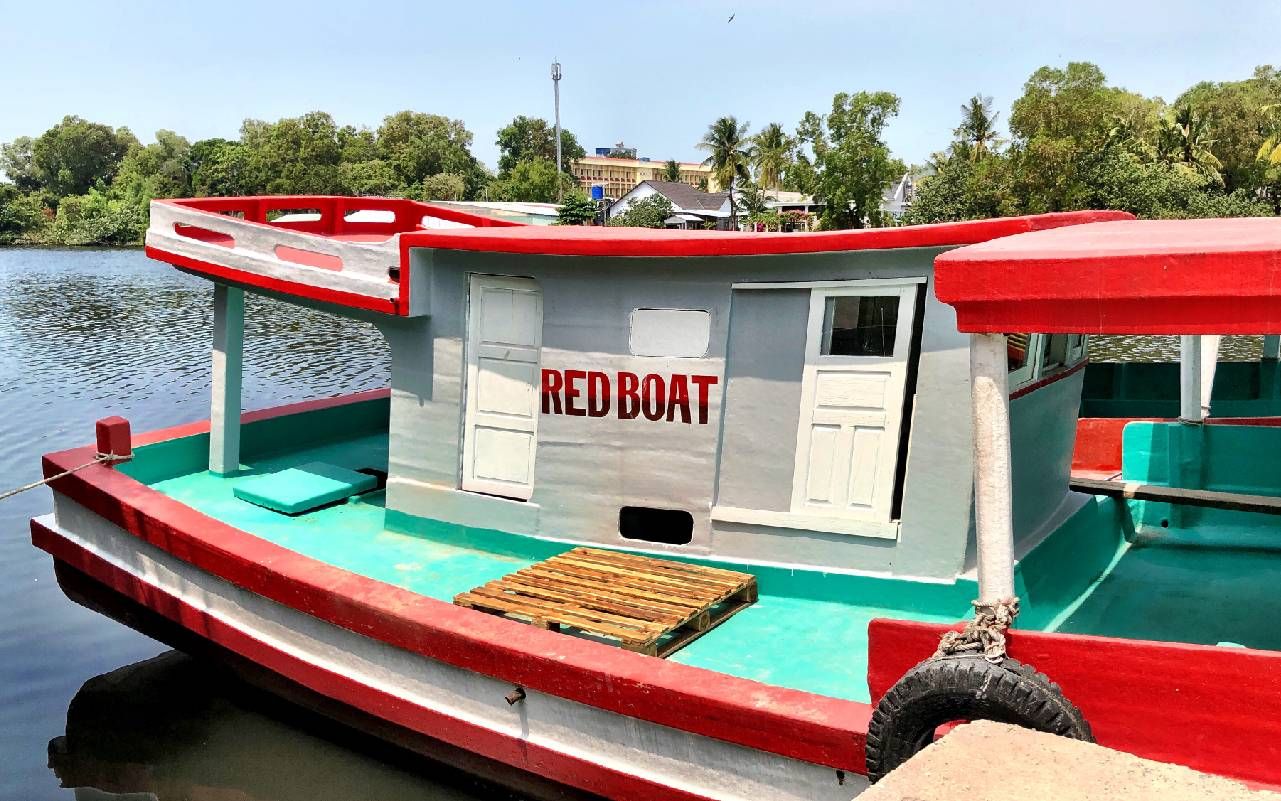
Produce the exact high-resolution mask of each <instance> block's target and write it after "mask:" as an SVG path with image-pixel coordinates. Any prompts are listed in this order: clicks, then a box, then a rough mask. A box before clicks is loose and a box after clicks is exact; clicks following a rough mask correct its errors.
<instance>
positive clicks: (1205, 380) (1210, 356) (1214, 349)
mask: <svg viewBox="0 0 1281 801" xmlns="http://www.w3.org/2000/svg"><path fill="white" fill-rule="evenodd" d="M1222 340H1223V337H1221V336H1219V335H1217V334H1214V335H1207V336H1202V337H1201V419H1202V420H1204V419H1205V418H1207V417H1209V416H1210V396H1211V395H1212V394H1213V393H1214V371H1215V370H1216V369H1218V366H1219V344H1220V342H1222Z"/></svg>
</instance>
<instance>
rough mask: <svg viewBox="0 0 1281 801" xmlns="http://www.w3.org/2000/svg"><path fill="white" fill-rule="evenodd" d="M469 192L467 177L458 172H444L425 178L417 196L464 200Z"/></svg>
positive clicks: (421, 198) (424, 198)
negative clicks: (464, 196)
mask: <svg viewBox="0 0 1281 801" xmlns="http://www.w3.org/2000/svg"><path fill="white" fill-rule="evenodd" d="M466 192H467V177H466V176H465V175H460V174H459V173H456V172H442V173H437V174H436V175H428V176H427V177H426V178H424V179H423V183H422V186H421V187H420V188H419V191H418V194H417V195H416V197H417V198H418V199H419V200H462V199H463V195H465V194H466Z"/></svg>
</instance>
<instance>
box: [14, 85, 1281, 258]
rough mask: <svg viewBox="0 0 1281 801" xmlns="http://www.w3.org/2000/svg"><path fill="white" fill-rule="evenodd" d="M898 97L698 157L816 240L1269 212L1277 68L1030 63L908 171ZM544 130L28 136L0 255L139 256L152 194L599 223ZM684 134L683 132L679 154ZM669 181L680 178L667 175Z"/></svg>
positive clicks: (434, 124)
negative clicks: (800, 221)
mask: <svg viewBox="0 0 1281 801" xmlns="http://www.w3.org/2000/svg"><path fill="white" fill-rule="evenodd" d="M900 102H901V101H900V99H899V98H898V97H897V96H896V95H894V94H892V93H889V92H854V93H844V92H842V93H839V94H837V95H836V96H835V97H833V98H832V101H831V105H830V108H829V109H828V110H825V111H822V112H814V111H810V112H806V113H805V114H804V115H803V116H802V117H801V119H800V121H799V122H798V124H797V125H796V127H795V129H794V130H793V131H791V132H789V130H788V129H787V128H785V127H784V125H783V124H781V123H769V124H766V125H764V126H763V127H761V128H760V130H759V131H758V132H757V133H755V134H753V133H751V128H750V126H749V124H748V123H746V122H741V123H740V122H739V121H738V120H737V119H736V118H735V117H733V116H724V117H721V118H719V119H717V120H715V121H714V122H712V123H711V125H709V126H708V129H707V131H706V133H705V134H704V136H703V138H702V140H701V141H700V142H698V143H697V145H696V146H697V147H698V148H700V149H701V150H703V151H705V152H706V154H707V158H706V161H705V162H704V163H705V164H707V165H708V166H710V167H711V168H712V171H713V174H714V175H715V177H716V179H717V183H718V184H719V185H720V186H726V187H730V191H731V192H732V195H733V199H734V207H735V211H736V213H737V214H738V215H739V217H740V219H742V220H746V221H748V222H749V223H752V224H754V226H755V227H757V228H763V229H766V230H768V229H770V228H771V227H774V226H776V225H777V224H778V223H780V220H778V219H776V217H777V215H776V213H774V212H772V211H771V210H770V209H769V208H768V206H767V205H766V202H765V201H766V199H767V198H766V194H765V193H766V191H767V190H786V191H794V192H801V193H803V194H806V195H813V196H814V197H815V198H816V199H817V200H819V201H820V202H821V203H823V208H824V211H823V212H822V213H821V214H820V216H819V218H818V220H817V221H816V222H817V227H819V228H824V229H833V228H858V227H863V226H868V225H893V224H914V223H929V222H944V221H951V220H965V219H980V218H984V217H997V216H1008V215H1017V214H1035V213H1041V212H1050V211H1069V210H1076V209H1104V208H1106V209H1118V210H1123V211H1129V212H1132V213H1134V214H1136V215H1138V216H1139V217H1145V218H1177V217H1229V216H1265V215H1278V214H1281V70H1278V69H1276V68H1274V67H1272V66H1270V65H1265V66H1260V67H1257V68H1256V69H1255V70H1254V72H1253V74H1252V75H1251V76H1250V77H1248V78H1245V79H1243V80H1237V81H1226V82H1211V81H1203V82H1201V83H1197V84H1195V85H1194V86H1192V87H1190V88H1188V89H1187V90H1186V91H1185V92H1183V93H1182V94H1181V95H1179V96H1178V97H1177V98H1176V99H1175V100H1174V101H1173V102H1172V103H1167V102H1166V101H1164V100H1162V99H1161V98H1158V97H1145V96H1143V95H1141V94H1138V93H1135V92H1131V91H1128V90H1126V89H1124V88H1121V87H1118V86H1113V85H1110V84H1108V82H1107V79H1106V76H1105V75H1104V73H1103V72H1102V70H1100V69H1099V68H1098V67H1097V66H1095V65H1093V64H1089V63H1085V62H1072V63H1069V64H1067V65H1066V66H1064V67H1061V68H1060V67H1048V66H1047V67H1042V68H1040V69H1038V70H1037V71H1036V72H1034V73H1033V74H1032V75H1031V76H1030V77H1029V78H1028V80H1027V82H1026V83H1025V84H1024V87H1023V94H1022V95H1021V96H1020V97H1018V98H1017V99H1016V100H1014V102H1013V103H1012V104H1011V107H1010V109H1009V111H1008V116H1007V118H1006V119H1007V122H1008V129H1009V132H1010V136H1009V138H1008V139H1007V138H1004V137H1003V136H1002V133H1001V131H1000V129H999V128H998V123H999V121H1000V117H1001V113H1002V112H1000V111H997V110H996V109H995V108H994V105H993V102H992V99H991V98H990V97H985V96H983V95H981V94H980V95H975V96H973V97H971V98H970V99H969V100H968V101H967V102H965V103H964V105H962V106H961V115H960V116H961V120H960V124H959V125H958V126H957V128H956V129H955V130H954V132H953V139H952V141H951V142H948V143H940V144H941V145H943V149H941V150H940V151H938V152H936V153H934V154H933V155H932V156H931V157H930V158H929V159H928V160H927V162H926V163H925V164H921V165H913V166H911V167H908V166H907V165H905V164H904V163H903V162H902V161H901V160H899V159H897V158H895V157H894V156H893V154H892V153H891V151H890V148H889V146H888V145H887V144H886V143H885V141H884V130H885V127H886V125H887V124H889V123H890V121H891V120H893V118H894V117H896V116H897V115H898V113H899V108H900ZM553 130H554V129H553V128H552V126H551V125H550V124H549V123H548V122H547V121H546V120H543V119H538V118H531V117H525V116H518V117H516V118H514V119H513V120H512V121H511V123H510V124H508V125H507V126H506V127H504V128H502V129H501V130H500V131H499V132H498V137H497V142H496V143H497V145H498V148H499V154H500V157H499V162H498V169H497V171H496V172H493V171H490V170H489V169H488V168H487V167H486V166H485V165H483V164H482V163H481V162H480V161H479V160H478V159H476V157H475V156H474V155H473V154H472V152H471V146H472V142H473V135H472V133H471V131H469V130H468V129H467V128H466V125H465V124H464V122H463V121H462V120H457V119H449V118H447V117H443V116H440V115H436V114H425V113H421V112H416V111H400V112H397V113H395V114H392V115H390V116H388V117H386V118H385V119H384V120H383V121H382V123H381V124H380V125H379V126H378V127H377V128H376V129H371V128H358V127H354V126H351V125H341V126H340V125H339V124H338V123H337V122H336V121H335V120H334V119H333V117H331V116H330V115H329V114H327V113H325V112H322V111H314V112H310V113H307V114H303V115H302V116H299V117H288V118H283V119H280V120H277V121H275V122H265V121H262V120H252V119H251V120H245V121H244V123H243V124H242V125H241V128H240V136H239V138H238V139H221V138H214V139H203V140H199V141H196V142H190V141H189V140H187V139H186V138H184V137H183V136H181V135H179V134H178V133H175V132H174V131H169V130H161V131H157V132H156V135H155V141H154V142H152V143H150V144H146V145H144V144H142V143H141V142H140V141H139V140H138V138H137V137H136V136H135V135H134V134H133V133H132V132H131V131H130V130H129V129H128V128H114V129H113V128H111V127H109V126H107V125H103V124H100V123H95V122H91V121H88V120H85V119H82V118H80V117H76V116H67V117H65V118H64V119H63V120H62V121H61V122H59V123H58V124H56V125H54V126H53V127H52V128H50V129H49V130H47V131H45V132H44V133H42V134H40V135H39V136H36V137H31V136H23V137H18V138H17V139H14V140H13V141H11V142H8V143H5V144H3V145H0V171H3V177H0V245H16V246H25V247H103V246H116V247H136V246H138V245H140V244H141V242H142V237H143V234H144V233H145V231H146V227H147V209H148V203H149V202H150V201H151V200H152V199H153V198H166V197H190V196H234V195H254V194H283V195H294V194H297V195H302V194H321V195H325V194H336V195H385V196H393V197H408V198H413V199H417V200H519V201H535V202H551V201H554V200H556V198H557V197H558V196H561V195H563V196H564V198H565V203H564V206H563V208H562V211H561V222H562V223H565V224H581V223H584V222H588V221H590V220H591V219H593V218H594V217H595V213H596V210H595V206H594V204H592V203H591V202H590V201H588V200H587V198H586V197H585V196H584V195H583V192H582V189H581V187H579V185H578V182H577V181H576V180H575V179H574V178H573V176H572V175H571V174H570V172H569V165H571V164H572V163H573V162H574V161H575V160H576V159H579V158H582V157H583V156H584V155H585V151H584V149H583V147H582V146H581V145H580V144H579V142H578V140H577V139H576V138H575V136H574V135H573V134H572V133H571V132H569V131H562V136H561V145H562V150H563V153H564V159H563V164H564V165H565V166H564V169H563V170H561V171H558V170H557V169H556V166H555V152H556V147H555V144H556V143H555V134H554V132H553ZM693 138H694V137H693V136H691V139H693ZM667 168H668V170H669V171H670V172H672V173H673V174H677V173H678V166H677V165H676V163H675V162H674V161H673V162H668V164H667ZM904 173H908V174H910V175H911V176H912V179H913V184H914V193H913V197H912V201H911V205H910V207H909V208H908V210H907V211H906V213H905V214H904V215H903V216H902V218H901V219H893V218H890V217H889V216H888V215H886V214H885V213H884V212H883V211H882V210H881V208H880V200H881V197H882V194H883V193H884V192H885V190H886V189H887V188H888V187H890V186H891V185H892V184H893V183H895V182H897V181H898V180H900V179H901V177H902V176H903V175H904ZM665 211H668V210H666V209H662V208H655V209H649V208H642V209H637V210H636V213H635V214H628V215H625V216H623V217H622V219H621V220H619V221H618V222H619V223H621V224H631V225H646V226H653V227H661V226H662V224H663V220H665V219H666V217H667V216H668V214H665V213H664V212H665Z"/></svg>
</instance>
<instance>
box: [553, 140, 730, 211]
mask: <svg viewBox="0 0 1281 801" xmlns="http://www.w3.org/2000/svg"><path fill="white" fill-rule="evenodd" d="M679 163H680V183H683V184H688V185H689V186H692V187H694V188H699V187H700V186H703V184H704V183H705V184H706V186H705V187H704V188H706V189H707V190H709V191H715V190H716V189H718V188H719V187H717V186H716V179H714V178H713V177H712V168H711V167H704V166H703V165H702V164H699V163H696V162H689V161H683V162H679ZM666 166H667V162H666V161H665V160H664V161H658V160H654V159H649V158H637V156H636V148H634V147H627V146H626V145H624V144H623V143H622V142H619V143H618V144H616V145H614V146H613V147H598V148H596V151H595V153H594V155H590V156H584V157H583V158H581V159H579V160H577V161H575V162H573V163H572V164H570V165H569V169H570V171H571V172H572V173H573V175H574V177H575V178H577V179H578V183H579V185H580V186H582V187H583V191H584V192H587V193H588V194H589V195H590V194H591V189H592V187H593V186H599V187H601V189H602V191H603V192H604V196H605V197H606V198H608V199H609V200H615V199H617V198H621V197H622V196H623V195H625V194H627V193H628V192H630V191H631V190H632V188H633V187H635V186H636V185H637V184H639V183H641V182H643V181H661V180H663V172H664V170H665V169H666Z"/></svg>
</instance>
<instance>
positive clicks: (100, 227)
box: [0, 111, 585, 245]
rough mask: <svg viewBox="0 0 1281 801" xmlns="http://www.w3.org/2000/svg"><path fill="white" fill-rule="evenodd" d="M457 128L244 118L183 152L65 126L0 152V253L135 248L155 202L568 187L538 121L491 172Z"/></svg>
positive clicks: (525, 122) (569, 139) (80, 124)
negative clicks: (13, 247)
mask: <svg viewBox="0 0 1281 801" xmlns="http://www.w3.org/2000/svg"><path fill="white" fill-rule="evenodd" d="M472 141H473V137H472V133H471V131H469V130H467V128H466V126H465V125H464V124H463V122H462V121H461V120H453V119H449V118H448V117H443V116H440V115H436V114H423V113H420V112H415V111H401V112H398V113H396V114H392V115H390V116H388V117H387V118H385V119H384V120H383V122H382V124H381V125H380V126H378V128H376V129H369V128H356V127H353V126H350V125H343V126H339V125H338V124H337V123H336V122H335V121H334V119H333V117H331V116H330V115H329V114H326V113H324V112H320V111H315V112H311V113H308V114H304V115H302V116H301V117H289V118H285V119H281V120H277V121H276V122H264V121H262V120H245V122H244V124H243V125H242V126H241V128H240V137H239V138H238V139H235V140H230V139H203V140H200V141H197V142H194V143H193V142H190V141H188V140H187V139H186V138H185V137H183V136H181V135H179V134H177V133H175V132H173V131H168V130H161V131H157V132H156V141H155V142H153V143H151V144H147V145H143V144H142V143H141V142H139V141H138V138H137V137H136V136H134V134H133V133H132V132H131V131H130V130H129V129H128V128H115V129H113V128H111V127H110V126H107V125H103V124H101V123H95V122H90V121H88V120H85V119H82V118H80V117H75V116H68V117H65V118H63V120H62V121H61V122H59V123H58V124H56V125H54V126H53V127H52V128H50V129H49V130H47V131H45V132H44V133H43V134H41V135H40V136H38V137H34V138H33V137H19V138H18V139H15V140H14V141H12V142H9V143H7V144H4V145H0V170H3V171H4V173H5V175H6V176H7V178H8V180H7V181H0V244H12V243H19V244H33V245H128V244H136V243H139V242H141V241H142V237H143V235H144V234H145V232H146V227H147V208H148V203H149V202H150V201H151V200H152V199H153V198H166V197H205V196H234V195H260V194H273V195H384V196H394V197H408V198H414V199H418V200H473V199H485V200H537V201H551V200H555V199H556V198H557V196H558V195H560V194H563V192H564V191H565V190H566V189H567V188H568V189H572V188H573V187H574V186H575V185H576V184H575V182H574V180H573V178H572V176H571V175H570V174H569V172H568V165H569V164H571V163H572V162H573V161H574V160H575V159H578V158H582V156H583V155H584V154H585V152H584V150H583V148H582V146H581V145H580V144H579V143H578V141H577V139H575V137H574V135H573V134H572V133H570V132H568V131H562V136H561V142H562V154H563V162H562V163H563V164H564V165H565V169H563V170H561V171H557V169H556V165H555V158H556V156H555V152H556V145H555V134H554V132H553V129H552V128H551V127H550V126H549V125H548V124H547V122H546V121H544V120H540V119H535V118H530V117H523V116H521V117H516V118H515V119H514V120H512V122H511V123H510V124H508V125H507V126H505V127H504V128H503V129H502V130H500V131H499V132H498V145H499V149H500V153H501V158H500V161H499V165H498V171H497V173H491V172H490V171H489V170H488V169H486V168H485V166H484V165H483V164H481V163H480V161H478V160H477V159H476V157H475V156H473V155H472V153H471V145H472Z"/></svg>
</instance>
